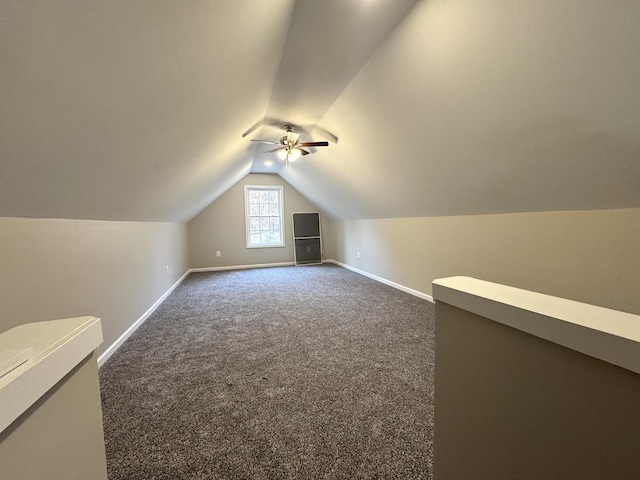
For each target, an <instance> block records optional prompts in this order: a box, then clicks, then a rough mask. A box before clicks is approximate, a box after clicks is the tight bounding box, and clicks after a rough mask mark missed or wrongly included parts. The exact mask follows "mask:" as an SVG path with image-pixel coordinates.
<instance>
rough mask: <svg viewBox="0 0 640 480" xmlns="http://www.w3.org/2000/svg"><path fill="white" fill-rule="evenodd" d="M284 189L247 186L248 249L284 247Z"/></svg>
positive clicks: (245, 202)
mask: <svg viewBox="0 0 640 480" xmlns="http://www.w3.org/2000/svg"><path fill="white" fill-rule="evenodd" d="M282 204H283V202H282V187H281V186H263V185H259V186H258V185H245V186H244V206H245V219H246V224H247V248H260V247H284V222H283V220H282V211H283V206H282Z"/></svg>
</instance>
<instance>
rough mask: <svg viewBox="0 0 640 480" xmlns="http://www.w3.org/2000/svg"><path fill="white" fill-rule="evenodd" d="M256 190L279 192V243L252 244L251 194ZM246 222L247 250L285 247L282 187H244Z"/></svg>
mask: <svg viewBox="0 0 640 480" xmlns="http://www.w3.org/2000/svg"><path fill="white" fill-rule="evenodd" d="M256 190H270V191H277V192H278V203H279V207H280V212H279V215H280V239H281V241H280V242H279V243H268V244H265V243H262V244H259V245H256V244H252V243H251V231H250V219H251V217H250V215H249V192H251V191H256ZM244 220H245V222H244V223H245V235H246V243H247V248H274V247H284V246H285V244H284V242H285V233H284V188H283V187H282V185H245V186H244Z"/></svg>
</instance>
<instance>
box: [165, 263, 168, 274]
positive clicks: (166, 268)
mask: <svg viewBox="0 0 640 480" xmlns="http://www.w3.org/2000/svg"><path fill="white" fill-rule="evenodd" d="M165 270H166V272H167V275H169V265H167V266H166V267H165Z"/></svg>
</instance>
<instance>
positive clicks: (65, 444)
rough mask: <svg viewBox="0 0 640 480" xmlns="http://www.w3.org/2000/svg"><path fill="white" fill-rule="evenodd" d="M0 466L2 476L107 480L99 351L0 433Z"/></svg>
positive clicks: (34, 479)
mask: <svg viewBox="0 0 640 480" xmlns="http://www.w3.org/2000/svg"><path fill="white" fill-rule="evenodd" d="M0 465H2V467H1V469H2V478H3V479H14V480H21V479H22V480H52V479H68V480H76V479H77V480H80V479H87V480H106V479H107V464H106V459H105V449H104V436H103V429H102V408H101V404H100V387H99V385H98V368H97V358H96V355H95V353H92V354H91V355H89V356H88V357H87V358H85V359H84V360H83V361H82V362H81V363H79V364H78V365H77V366H76V367H75V368H74V369H73V370H71V371H70V372H69V373H68V374H67V375H66V376H65V377H64V378H63V379H62V380H60V381H59V382H58V383H57V384H56V385H54V386H53V387H52V388H51V389H49V391H47V392H46V393H45V394H44V395H43V396H42V397H40V399H39V400H38V401H37V402H36V403H34V404H33V405H32V406H31V407H30V408H29V409H28V410H27V411H25V412H24V413H23V414H22V415H20V417H18V418H17V419H16V420H15V421H14V422H13V423H12V424H11V425H10V426H9V427H7V429H6V430H4V431H3V432H0Z"/></svg>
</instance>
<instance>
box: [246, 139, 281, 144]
mask: <svg viewBox="0 0 640 480" xmlns="http://www.w3.org/2000/svg"><path fill="white" fill-rule="evenodd" d="M251 141H252V142H258V143H268V144H269V145H280V143H278V142H272V141H270V140H251Z"/></svg>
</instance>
